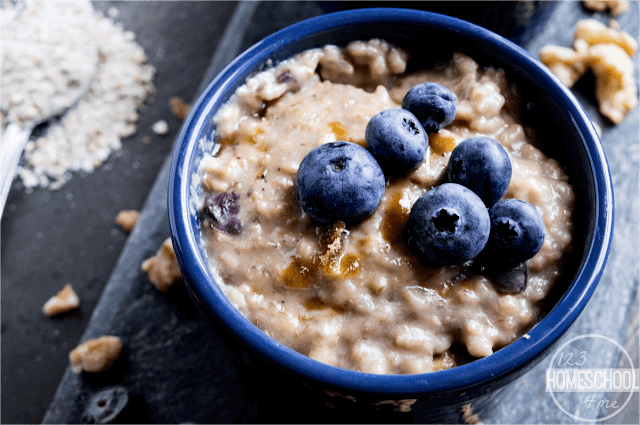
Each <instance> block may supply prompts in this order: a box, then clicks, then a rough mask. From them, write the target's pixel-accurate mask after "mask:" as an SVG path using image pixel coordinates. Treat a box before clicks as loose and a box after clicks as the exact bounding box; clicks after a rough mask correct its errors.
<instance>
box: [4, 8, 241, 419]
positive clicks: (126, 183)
mask: <svg viewBox="0 0 640 425" xmlns="http://www.w3.org/2000/svg"><path fill="white" fill-rule="evenodd" d="M112 6H114V7H116V8H117V9H118V10H119V11H120V15H119V16H118V17H117V18H116V19H115V20H116V22H120V23H122V25H123V26H124V28H125V29H126V30H132V31H134V32H135V34H136V40H137V42H138V44H140V45H141V46H142V47H143V48H144V51H145V53H146V54H147V56H148V58H149V63H151V64H152V65H153V66H154V67H155V68H156V70H157V73H156V75H155V78H154V84H155V88H156V91H157V92H156V94H155V95H154V96H151V97H150V98H149V99H148V102H147V103H146V104H145V106H144V107H143V108H142V110H141V111H140V120H139V121H138V132H137V133H136V134H135V135H133V136H131V137H129V138H127V139H124V140H123V148H122V150H121V151H119V152H116V153H114V154H113V155H111V157H110V158H109V160H108V161H106V162H105V163H104V164H103V165H102V166H101V167H99V168H98V169H97V170H96V171H95V172H94V173H92V174H88V175H81V174H77V175H75V176H74V177H73V178H72V179H71V181H70V182H69V183H68V184H66V185H65V186H63V187H62V188H61V189H60V190H58V191H48V190H38V189H36V190H34V191H33V192H32V193H25V191H24V190H23V189H22V188H21V187H20V184H19V181H18V180H17V179H16V180H15V181H14V183H13V187H12V190H11V192H10V194H9V197H8V199H7V207H6V210H5V212H4V214H3V216H2V227H1V235H2V237H1V238H2V239H1V248H0V251H1V252H0V264H1V269H2V271H1V281H2V301H1V303H2V307H1V310H2V383H1V385H2V398H1V402H2V413H1V420H2V422H3V423H34V422H35V423H37V422H40V421H41V420H42V417H43V415H44V413H45V412H46V410H47V407H48V405H49V403H50V402H51V398H52V396H53V394H54V392H55V390H56V388H57V386H58V383H59V382H60V379H61V377H62V375H63V374H64V371H65V370H66V367H67V365H68V362H69V360H68V352H69V351H70V350H71V349H72V348H73V347H75V346H76V344H77V343H78V341H79V340H80V338H81V336H82V334H83V332H84V330H85V329H86V327H87V325H88V323H89V319H90V318H91V314H92V311H93V309H94V307H95V306H96V305H97V303H98V300H99V299H100V294H101V293H102V291H103V289H104V287H105V285H106V283H107V279H108V278H109V274H110V273H111V271H112V270H113V267H114V265H115V264H116V261H117V260H118V257H119V256H120V253H121V251H122V248H123V247H124V245H125V242H126V241H127V235H126V234H125V233H124V232H122V231H121V230H120V228H119V227H118V226H116V224H115V222H114V219H115V217H116V214H117V213H118V211H120V210H123V209H140V208H142V206H143V204H144V202H145V199H146V198H147V196H148V195H149V189H150V188H151V186H152V185H153V182H154V181H155V179H156V176H157V175H158V170H159V169H160V168H161V166H162V164H163V162H164V161H165V159H166V158H167V156H168V155H169V153H170V152H171V148H172V142H173V139H174V137H175V135H176V134H177V132H178V130H179V127H180V125H181V123H180V122H179V121H178V120H177V119H175V118H174V117H173V114H172V113H171V111H170V108H169V104H168V100H169V98H170V97H171V96H178V97H180V98H182V99H184V100H185V101H186V102H189V101H191V99H192V98H193V97H194V96H195V94H196V92H197V90H198V87H199V84H200V82H201V80H202V78H203V76H204V73H205V71H206V70H207V69H208V67H209V65H210V61H211V57H212V56H213V54H214V52H215V49H216V46H217V43H218V41H219V39H220V37H221V35H222V33H223V31H224V30H225V27H226V25H227V23H228V21H229V17H230V16H231V14H232V13H233V10H234V8H235V6H236V5H235V3H232V2H215V3H213V2H187V3H177V2H157V3H147V2H101V1H98V2H95V3H94V7H95V9H97V10H100V11H103V12H106V11H107V10H108V9H109V8H110V7H112ZM159 119H164V120H166V121H167V122H168V123H169V126H170V129H171V131H170V132H169V134H167V135H165V136H158V135H155V134H154V133H153V132H152V131H151V126H152V125H153V123H154V122H156V121H157V120H159ZM145 137H148V138H149V142H148V143H146V144H145V143H143V140H144V138H145ZM158 214H159V215H160V216H161V217H163V218H164V217H165V215H166V213H165V212H164V211H163V210H161V211H159V212H158ZM67 282H69V283H71V284H72V285H73V287H74V288H75V289H76V291H77V292H78V295H79V296H80V298H81V302H82V305H81V309H80V311H79V312H75V313H73V314H70V315H66V316H63V317H60V318H57V319H54V320H52V319H49V318H48V317H46V316H44V315H43V314H42V305H43V304H44V302H45V301H46V300H47V299H48V298H49V297H51V296H52V295H54V294H55V293H56V292H58V291H59V290H60V289H62V287H63V286H64V285H65V284H66V283H67Z"/></svg>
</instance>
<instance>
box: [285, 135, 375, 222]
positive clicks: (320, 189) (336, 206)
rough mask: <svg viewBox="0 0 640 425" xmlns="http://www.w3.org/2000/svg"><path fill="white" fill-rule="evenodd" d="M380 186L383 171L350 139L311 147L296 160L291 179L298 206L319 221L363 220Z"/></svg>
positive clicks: (370, 156) (369, 213)
mask: <svg viewBox="0 0 640 425" xmlns="http://www.w3.org/2000/svg"><path fill="white" fill-rule="evenodd" d="M384 189H385V178H384V173H383V171H382V168H380V165H379V164H378V162H377V161H376V159H375V158H374V157H373V155H371V153H369V151H368V150H366V149H365V148H363V147H362V146H360V145H357V144H355V143H351V142H332V143H326V144H323V145H320V146H318V147H316V148H314V149H313V150H312V151H311V152H309V153H308V154H307V156H305V157H304V159H303V160H302V162H301V163H300V168H299V169H298V173H297V175H296V182H295V193H296V198H297V199H298V203H299V204H300V207H301V208H302V210H303V211H304V212H305V213H307V214H308V215H309V216H310V217H311V218H312V219H313V220H314V221H316V222H317V223H318V224H321V225H329V224H333V223H335V222H336V221H338V220H342V221H343V222H344V223H345V224H347V225H352V224H356V223H358V222H360V221H362V220H364V219H365V218H367V217H369V216H370V215H371V214H373V212H374V211H375V210H376V208H378V205H379V204H380V201H381V200H382V195H383V194H384Z"/></svg>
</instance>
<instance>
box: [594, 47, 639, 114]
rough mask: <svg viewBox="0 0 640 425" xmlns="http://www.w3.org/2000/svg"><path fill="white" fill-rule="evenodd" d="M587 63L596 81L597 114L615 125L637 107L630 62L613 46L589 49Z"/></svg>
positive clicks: (623, 53)
mask: <svg viewBox="0 0 640 425" xmlns="http://www.w3.org/2000/svg"><path fill="white" fill-rule="evenodd" d="M588 61H589V66H590V67H591V69H592V71H593V73H594V75H595V77H596V99H598V104H599V108H600V113H601V114H602V115H604V116H606V117H607V118H609V119H610V120H611V121H612V122H613V123H614V124H619V123H620V122H621V121H622V120H623V119H624V117H625V116H626V115H627V113H629V111H631V110H632V109H633V108H635V107H636V106H637V104H638V97H637V92H638V91H637V87H636V83H635V80H634V78H633V62H632V61H631V58H629V56H627V55H626V54H625V52H624V50H622V49H621V48H620V47H618V46H616V45H615V44H598V45H596V46H593V47H591V48H590V49H589V59H588Z"/></svg>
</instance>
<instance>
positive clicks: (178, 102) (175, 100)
mask: <svg viewBox="0 0 640 425" xmlns="http://www.w3.org/2000/svg"><path fill="white" fill-rule="evenodd" d="M169 106H171V111H172V112H173V116H174V117H176V118H177V119H178V120H180V121H183V120H184V119H185V118H187V115H189V112H190V111H191V105H189V104H188V103H186V102H185V101H184V100H182V99H180V98H179V97H177V96H173V97H172V98H171V99H169Z"/></svg>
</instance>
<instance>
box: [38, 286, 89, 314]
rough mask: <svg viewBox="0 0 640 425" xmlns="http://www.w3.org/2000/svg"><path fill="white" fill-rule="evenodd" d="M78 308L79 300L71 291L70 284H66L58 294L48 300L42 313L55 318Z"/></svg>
mask: <svg viewBox="0 0 640 425" xmlns="http://www.w3.org/2000/svg"><path fill="white" fill-rule="evenodd" d="M79 306H80V298H79V297H78V295H77V294H76V292H75V291H74V290H73V287H72V286H71V284H70V283H67V284H66V285H65V286H64V288H62V290H61V291H60V292H58V293H57V294H56V295H54V296H53V297H51V298H49V300H47V302H46V303H44V306H43V307H42V311H43V312H44V314H46V315H47V316H55V315H57V314H61V313H66V312H67V311H71V310H73V309H76V308H78V307H79Z"/></svg>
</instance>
